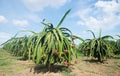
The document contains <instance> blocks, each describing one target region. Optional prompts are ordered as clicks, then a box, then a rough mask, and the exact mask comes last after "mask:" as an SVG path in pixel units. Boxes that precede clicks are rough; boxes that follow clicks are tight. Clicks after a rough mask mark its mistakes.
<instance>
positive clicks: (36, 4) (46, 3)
mask: <svg viewBox="0 0 120 76" xmlns="http://www.w3.org/2000/svg"><path fill="white" fill-rule="evenodd" d="M22 1H23V3H24V4H25V6H26V7H27V8H28V9H29V10H31V11H40V10H43V9H44V8H46V7H52V8H59V7H60V6H63V5H64V4H65V3H66V2H67V1H70V0H22Z"/></svg>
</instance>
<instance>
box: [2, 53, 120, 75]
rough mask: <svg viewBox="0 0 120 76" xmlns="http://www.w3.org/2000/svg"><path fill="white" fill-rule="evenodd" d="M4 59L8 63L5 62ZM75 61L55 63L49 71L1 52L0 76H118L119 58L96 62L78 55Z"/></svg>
mask: <svg viewBox="0 0 120 76" xmlns="http://www.w3.org/2000/svg"><path fill="white" fill-rule="evenodd" d="M3 54H4V53H3ZM5 55H6V53H5ZM5 60H6V61H7V62H8V64H7V63H5V62H6V61H5ZM76 61H77V63H76V64H74V65H71V66H69V68H68V67H65V66H63V65H55V66H53V67H52V68H51V72H49V71H48V69H47V68H45V66H44V65H36V64H34V63H33V62H32V61H27V60H22V59H18V58H16V57H11V56H9V54H7V55H6V56H3V55H2V52H1V53H0V76H120V58H114V59H108V60H107V61H106V62H105V63H98V62H96V61H94V60H90V59H88V58H87V57H84V56H80V57H79V58H78V59H77V60H76ZM1 62H2V63H1ZM10 62H11V63H10ZM73 62H74V61H73Z"/></svg>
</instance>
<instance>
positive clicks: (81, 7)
mask: <svg viewBox="0 0 120 76" xmlns="http://www.w3.org/2000/svg"><path fill="white" fill-rule="evenodd" d="M68 9H71V12H70V13H69V15H68V16H67V17H66V19H65V20H64V22H63V24H62V25H61V27H66V28H68V29H70V30H71V31H72V33H73V34H74V35H77V36H80V37H82V38H84V39H86V38H93V36H92V34H91V33H89V32H87V30H92V31H93V32H94V33H95V35H96V36H98V34H99V30H100V29H102V36H104V35H112V36H115V35H120V30H119V29H120V0H0V44H2V43H3V42H5V41H6V40H8V39H10V38H11V37H13V36H14V35H15V34H16V33H17V32H18V31H20V30H32V31H35V32H40V31H41V30H42V29H43V27H44V25H42V24H41V21H42V20H43V19H46V21H47V22H50V23H53V25H54V26H56V25H57V24H58V23H59V21H60V19H61V18H62V17H63V15H64V13H65V12H66V11H67V10H68ZM25 34H27V33H21V36H24V35H25ZM77 42H79V41H77Z"/></svg>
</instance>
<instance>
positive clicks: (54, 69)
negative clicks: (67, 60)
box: [30, 65, 71, 74]
mask: <svg viewBox="0 0 120 76" xmlns="http://www.w3.org/2000/svg"><path fill="white" fill-rule="evenodd" d="M32 70H33V71H34V73H37V74H38V73H46V72H54V73H57V72H62V71H66V72H71V68H70V67H67V66H63V65H52V66H51V69H50V70H49V69H48V68H47V67H46V66H45V65H35V66H34V67H32V68H31V69H30V72H31V71H32Z"/></svg>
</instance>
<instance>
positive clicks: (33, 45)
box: [3, 10, 77, 67]
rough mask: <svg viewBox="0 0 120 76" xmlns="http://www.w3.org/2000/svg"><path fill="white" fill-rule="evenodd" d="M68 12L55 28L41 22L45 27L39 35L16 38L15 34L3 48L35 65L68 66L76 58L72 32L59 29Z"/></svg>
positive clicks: (50, 24)
mask: <svg viewBox="0 0 120 76" xmlns="http://www.w3.org/2000/svg"><path fill="white" fill-rule="evenodd" d="M69 12H70V10H68V11H67V12H66V13H65V15H64V16H63V18H62V19H61V20H60V22H59V23H58V25H57V26H56V27H54V26H53V24H52V23H48V22H46V21H45V20H43V22H41V23H42V24H43V25H45V27H44V28H43V30H42V31H41V32H40V33H34V32H32V31H29V32H32V33H33V34H32V35H30V36H29V37H27V36H23V37H16V36H17V34H18V33H17V34H16V35H15V36H14V37H13V38H11V39H10V40H8V41H7V42H5V43H4V44H3V45H4V46H3V48H4V49H6V50H9V51H10V52H12V53H13V54H14V55H16V56H23V57H24V58H26V59H29V60H30V59H32V60H33V61H34V62H35V63H36V64H45V65H46V66H48V67H49V65H51V64H56V63H63V64H64V65H69V64H70V63H71V59H72V57H77V53H76V48H75V45H74V41H73V40H72V36H73V35H72V32H71V31H70V30H69V29H68V28H64V27H60V26H61V24H62V22H63V21H64V19H65V17H66V16H67V14H68V13H69Z"/></svg>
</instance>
